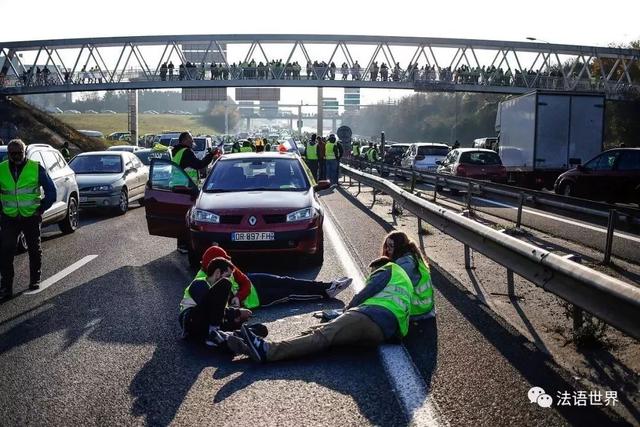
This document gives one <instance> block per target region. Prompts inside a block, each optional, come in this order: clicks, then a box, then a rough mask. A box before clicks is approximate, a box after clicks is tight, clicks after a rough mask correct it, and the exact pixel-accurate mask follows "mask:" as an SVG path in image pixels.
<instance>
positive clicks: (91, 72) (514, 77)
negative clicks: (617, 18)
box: [0, 59, 631, 92]
mask: <svg viewBox="0 0 640 427" xmlns="http://www.w3.org/2000/svg"><path fill="white" fill-rule="evenodd" d="M115 77H117V78H118V81H127V80H129V81H153V80H160V81H174V80H179V81H184V80H336V79H341V80H343V81H346V80H352V81H370V82H374V81H382V82H413V83H414V85H415V86H417V87H420V86H425V87H429V86H431V85H442V84H445V85H479V86H511V87H532V88H545V89H571V88H574V89H581V90H603V89H606V90H609V91H615V92H623V91H628V90H630V89H631V85H629V84H623V83H614V82H606V81H605V79H604V77H603V76H601V75H596V73H591V74H589V73H587V72H586V71H585V72H579V71H576V70H573V71H570V72H564V71H562V70H559V69H556V68H551V69H549V68H547V69H537V70H533V69H526V68H523V69H519V68H514V69H511V68H509V67H507V68H502V67H496V66H493V65H492V66H477V67H471V66H469V65H461V66H458V67H455V68H452V67H438V66H436V65H435V64H425V65H420V64H419V63H418V62H415V63H409V64H408V65H407V66H406V67H404V68H403V67H401V66H400V63H398V62H396V63H395V64H394V65H392V64H389V65H387V64H386V63H385V62H382V63H381V64H380V65H378V61H373V62H371V63H370V64H367V65H366V66H364V67H363V66H361V65H360V64H359V63H358V61H357V60H356V61H355V62H353V63H352V64H347V63H346V62H343V63H342V64H341V65H340V66H339V67H338V66H337V65H336V64H335V62H330V63H327V62H324V61H308V62H307V64H306V66H305V67H304V68H303V67H302V66H301V65H300V64H299V63H298V62H296V61H294V62H288V61H283V60H282V59H278V60H271V61H268V62H262V61H260V62H256V61H255V59H252V60H251V61H243V62H238V63H235V62H234V63H232V64H230V65H227V64H226V63H214V62H212V63H204V62H203V63H200V64H197V63H195V62H186V63H180V64H178V66H177V67H176V66H174V64H173V62H171V61H169V62H164V63H162V65H161V66H160V67H159V68H158V70H157V72H155V73H153V72H151V73H149V72H148V71H145V70H140V69H130V70H127V71H125V72H124V74H123V75H122V77H120V76H118V75H117V73H113V71H112V70H104V69H101V68H100V67H98V66H93V67H90V68H89V69H87V67H86V66H84V67H82V68H81V70H80V71H73V70H69V69H65V68H58V67H55V66H49V65H45V66H43V67H42V68H41V67H40V66H36V67H31V68H29V69H25V70H23V72H22V73H21V75H20V76H15V75H13V72H10V71H9V69H8V68H7V67H6V66H5V67H3V69H2V70H0V86H7V87H11V86H23V87H35V86H51V85H61V84H64V85H76V84H84V85H86V84H101V83H103V82H104V83H107V82H110V81H113V80H114V79H115Z"/></svg>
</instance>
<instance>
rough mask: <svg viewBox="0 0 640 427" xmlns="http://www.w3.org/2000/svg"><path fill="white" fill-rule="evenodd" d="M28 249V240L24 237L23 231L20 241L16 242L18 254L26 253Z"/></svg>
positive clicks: (19, 236) (19, 237)
mask: <svg viewBox="0 0 640 427" xmlns="http://www.w3.org/2000/svg"><path fill="white" fill-rule="evenodd" d="M27 249H28V248H27V238H26V237H24V233H23V232H22V231H21V232H20V234H18V239H17V240H16V252H18V253H22V252H26V251H27Z"/></svg>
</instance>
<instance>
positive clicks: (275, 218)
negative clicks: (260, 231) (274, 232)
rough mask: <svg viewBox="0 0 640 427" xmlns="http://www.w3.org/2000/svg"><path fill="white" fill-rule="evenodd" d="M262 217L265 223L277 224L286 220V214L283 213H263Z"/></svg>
mask: <svg viewBox="0 0 640 427" xmlns="http://www.w3.org/2000/svg"><path fill="white" fill-rule="evenodd" d="M262 218H263V219H264V222H266V223H267V224H279V223H283V222H287V216H286V215H284V214H271V215H263V216H262Z"/></svg>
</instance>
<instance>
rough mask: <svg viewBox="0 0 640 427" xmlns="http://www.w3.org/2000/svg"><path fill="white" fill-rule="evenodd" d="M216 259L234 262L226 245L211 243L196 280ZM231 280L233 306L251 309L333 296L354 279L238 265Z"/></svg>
mask: <svg viewBox="0 0 640 427" xmlns="http://www.w3.org/2000/svg"><path fill="white" fill-rule="evenodd" d="M215 258H224V259H226V260H227V261H229V262H231V257H230V256H229V254H227V252H226V251H225V250H224V249H223V248H222V247H220V246H211V247H209V248H208V249H207V250H206V251H205V252H204V254H203V255H202V261H201V266H202V268H203V269H201V270H200V271H198V273H197V274H196V276H195V278H194V280H198V279H203V278H206V273H205V271H206V270H205V268H204V266H206V265H209V263H210V262H211V260H213V259H215ZM229 280H230V281H231V284H232V286H231V293H232V294H233V296H232V297H231V299H230V305H231V306H233V307H244V308H248V309H251V310H253V309H256V308H258V307H267V306H270V305H273V304H280V303H285V302H290V301H314V300H322V299H332V298H335V297H336V296H338V294H339V293H340V292H342V291H343V290H345V289H346V288H348V287H349V285H350V284H351V282H352V279H350V278H348V277H341V278H339V279H336V280H334V281H332V282H321V281H316V280H306V279H296V278H294V277H287V276H277V275H275V274H267V273H249V274H244V273H243V272H242V271H241V270H240V269H239V268H238V267H236V266H235V265H234V266H233V272H232V275H231V277H230V278H229Z"/></svg>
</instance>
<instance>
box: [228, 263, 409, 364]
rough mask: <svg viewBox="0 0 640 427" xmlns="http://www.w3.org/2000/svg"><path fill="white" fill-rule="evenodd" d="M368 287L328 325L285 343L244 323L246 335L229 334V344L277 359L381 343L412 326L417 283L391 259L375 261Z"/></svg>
mask: <svg viewBox="0 0 640 427" xmlns="http://www.w3.org/2000/svg"><path fill="white" fill-rule="evenodd" d="M369 267H370V268H371V270H372V273H371V274H370V275H369V277H368V278H367V282H366V285H365V287H364V288H363V289H362V290H361V291H360V292H359V293H358V294H356V295H355V296H354V297H353V299H352V300H351V302H350V303H349V305H348V306H347V309H346V311H345V312H344V313H343V314H341V315H340V316H338V317H337V318H336V319H334V320H332V321H331V322H328V323H322V324H320V325H316V326H313V327H312V328H311V329H310V330H309V331H306V332H304V333H302V334H301V335H298V336H296V337H293V338H289V339H286V340H283V341H266V340H264V339H263V338H262V337H259V336H258V335H256V334H255V333H253V332H252V331H251V329H250V328H249V327H247V325H246V324H245V325H243V326H242V329H241V330H242V338H239V337H237V336H233V337H230V338H229V340H228V342H227V345H228V347H229V349H230V350H231V351H233V352H234V353H236V354H246V355H248V356H249V357H250V358H251V359H252V360H253V361H255V362H261V363H265V362H273V361H276V360H284V359H292V358H297V357H301V356H306V355H309V354H314V353H318V352H320V351H322V350H326V349H328V348H331V347H336V346H344V345H365V346H377V345H380V344H382V343H383V342H385V341H386V340H389V339H392V338H395V337H404V336H405V335H406V334H407V332H408V329H409V310H410V306H411V296H412V294H413V286H412V284H411V280H410V279H409V276H408V275H407V273H406V272H405V271H404V270H403V269H402V268H401V267H400V266H398V264H396V263H394V262H391V260H390V259H389V258H387V257H381V258H378V259H376V260H375V261H373V262H372V263H371V264H370V265H369Z"/></svg>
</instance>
